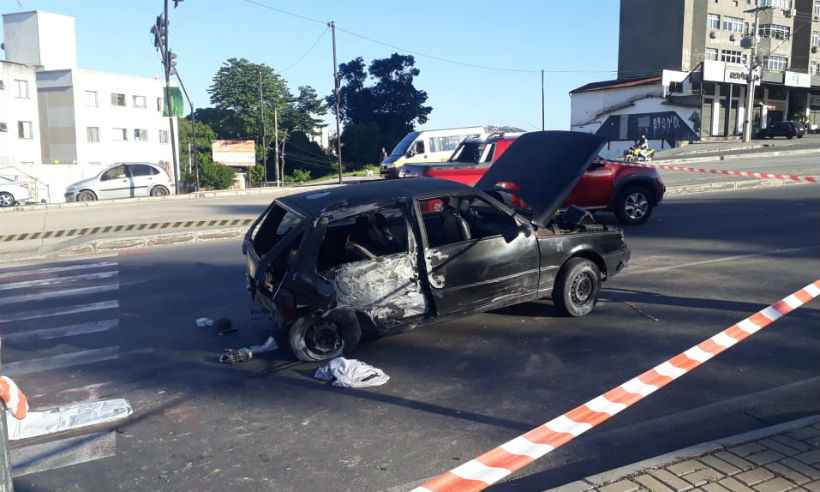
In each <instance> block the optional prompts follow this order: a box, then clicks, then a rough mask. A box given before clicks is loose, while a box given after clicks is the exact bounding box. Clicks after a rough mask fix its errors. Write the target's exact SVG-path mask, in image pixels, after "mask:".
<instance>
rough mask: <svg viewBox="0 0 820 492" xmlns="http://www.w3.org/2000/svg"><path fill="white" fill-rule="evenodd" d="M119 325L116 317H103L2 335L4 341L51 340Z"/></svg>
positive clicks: (96, 331)
mask: <svg viewBox="0 0 820 492" xmlns="http://www.w3.org/2000/svg"><path fill="white" fill-rule="evenodd" d="M119 325H120V320H118V319H105V320H102V321H91V322H88V323H79V324H76V325H68V326H58V327H57V328H43V329H40V330H30V331H21V332H18V333H11V334H8V335H3V337H2V338H3V341H4V342H11V343H19V342H21V341H25V340H33V339H39V340H53V339H55V338H63V337H73V336H77V335H87V334H89V333H99V332H103V331H108V330H111V329H112V328H116V327H118V326H119Z"/></svg>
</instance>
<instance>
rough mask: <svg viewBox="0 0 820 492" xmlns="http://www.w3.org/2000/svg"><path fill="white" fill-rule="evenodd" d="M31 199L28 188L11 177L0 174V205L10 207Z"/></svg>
mask: <svg viewBox="0 0 820 492" xmlns="http://www.w3.org/2000/svg"><path fill="white" fill-rule="evenodd" d="M30 199H31V195H30V194H29V192H28V190H27V189H26V188H24V187H22V186H20V185H19V184H17V183H16V182H15V181H14V180H13V179H9V178H6V177H3V176H0V207H11V206H13V205H14V204H16V203H23V202H27V201H28V200H30Z"/></svg>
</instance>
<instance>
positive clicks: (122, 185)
mask: <svg viewBox="0 0 820 492" xmlns="http://www.w3.org/2000/svg"><path fill="white" fill-rule="evenodd" d="M173 188H174V186H173V184H172V183H171V178H169V177H168V175H167V174H166V173H165V171H164V170H163V169H162V168H161V167H159V166H156V165H154V164H148V163H128V164H115V165H113V166H111V167H109V168H107V169H106V170H104V171H102V172H101V173H100V174H98V175H96V176H94V177H93V178H88V179H84V180H82V181H77V182H76V183H74V184H72V185H70V186H69V187H68V188H66V192H65V200H66V201H67V202H87V201H94V200H110V199H113V198H134V197H138V196H166V195H170V194H171V190H172V189H173Z"/></svg>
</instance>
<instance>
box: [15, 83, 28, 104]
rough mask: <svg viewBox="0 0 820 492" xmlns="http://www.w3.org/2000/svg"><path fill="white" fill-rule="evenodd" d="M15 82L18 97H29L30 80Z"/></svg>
mask: <svg viewBox="0 0 820 492" xmlns="http://www.w3.org/2000/svg"><path fill="white" fill-rule="evenodd" d="M14 84H15V85H16V86H17V98H18V99H28V98H29V95H28V80H15V81H14Z"/></svg>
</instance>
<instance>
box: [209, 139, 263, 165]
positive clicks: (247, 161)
mask: <svg viewBox="0 0 820 492" xmlns="http://www.w3.org/2000/svg"><path fill="white" fill-rule="evenodd" d="M211 153H212V154H213V158H214V162H218V163H220V164H224V165H226V166H231V167H253V166H255V165H256V142H254V141H253V140H214V141H213V143H212V144H211Z"/></svg>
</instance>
